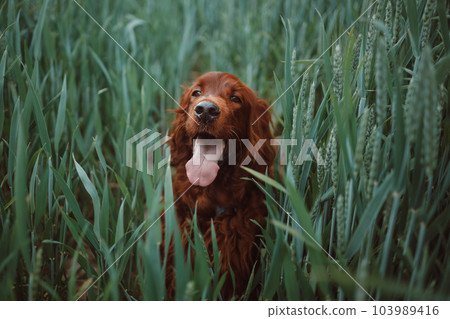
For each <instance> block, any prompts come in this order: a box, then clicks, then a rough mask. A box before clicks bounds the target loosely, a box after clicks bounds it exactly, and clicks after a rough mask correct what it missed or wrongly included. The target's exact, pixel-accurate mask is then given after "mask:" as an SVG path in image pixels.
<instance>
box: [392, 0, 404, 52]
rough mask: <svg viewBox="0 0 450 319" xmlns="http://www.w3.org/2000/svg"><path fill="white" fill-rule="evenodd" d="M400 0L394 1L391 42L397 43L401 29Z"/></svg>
mask: <svg viewBox="0 0 450 319" xmlns="http://www.w3.org/2000/svg"><path fill="white" fill-rule="evenodd" d="M402 3H403V1H402V0H396V1H395V18H394V30H393V34H392V43H393V44H395V43H397V40H398V38H399V36H400V31H401V24H400V23H401V18H402Z"/></svg>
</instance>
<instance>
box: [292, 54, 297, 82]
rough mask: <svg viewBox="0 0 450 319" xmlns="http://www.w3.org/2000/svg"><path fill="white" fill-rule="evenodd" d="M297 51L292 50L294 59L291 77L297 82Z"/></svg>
mask: <svg viewBox="0 0 450 319" xmlns="http://www.w3.org/2000/svg"><path fill="white" fill-rule="evenodd" d="M296 56H297V51H296V50H295V49H294V50H292V57H291V77H292V78H293V79H294V80H295V79H296V78H297V75H296V73H297V72H296V67H295V61H296Z"/></svg>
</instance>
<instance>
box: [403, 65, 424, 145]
mask: <svg viewBox="0 0 450 319" xmlns="http://www.w3.org/2000/svg"><path fill="white" fill-rule="evenodd" d="M418 65H419V60H416V62H415V65H414V69H415V72H414V73H413V75H412V77H411V80H410V82H409V86H408V93H406V100H405V107H404V118H405V135H406V140H407V141H408V142H409V144H410V145H412V144H413V143H414V142H415V140H416V132H417V130H418V126H419V119H420V116H421V111H422V109H421V108H420V105H419V100H418V99H420V95H421V93H420V87H419V83H418V81H419V79H418V76H417V68H418Z"/></svg>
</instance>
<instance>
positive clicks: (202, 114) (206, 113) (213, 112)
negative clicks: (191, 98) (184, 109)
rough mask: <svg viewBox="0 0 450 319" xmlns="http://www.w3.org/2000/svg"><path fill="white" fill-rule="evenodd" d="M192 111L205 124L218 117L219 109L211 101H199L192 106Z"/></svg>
mask: <svg viewBox="0 0 450 319" xmlns="http://www.w3.org/2000/svg"><path fill="white" fill-rule="evenodd" d="M194 113H195V116H196V117H197V118H198V119H199V120H200V121H201V122H202V123H205V124H206V123H208V122H211V121H213V120H215V119H216V118H218V117H219V115H220V109H219V107H218V106H217V105H216V104H214V103H213V102H211V101H201V102H200V103H198V104H197V105H196V106H195V107H194Z"/></svg>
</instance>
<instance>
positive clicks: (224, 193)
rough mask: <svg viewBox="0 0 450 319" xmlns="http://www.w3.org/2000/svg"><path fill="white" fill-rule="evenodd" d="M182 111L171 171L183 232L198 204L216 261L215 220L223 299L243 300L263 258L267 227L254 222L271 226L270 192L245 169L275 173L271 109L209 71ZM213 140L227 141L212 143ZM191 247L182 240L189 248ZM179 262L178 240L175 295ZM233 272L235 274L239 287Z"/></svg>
mask: <svg viewBox="0 0 450 319" xmlns="http://www.w3.org/2000/svg"><path fill="white" fill-rule="evenodd" d="M180 106H181V107H180V108H179V109H178V110H176V119H175V122H174V123H173V127H172V130H171V132H170V136H171V140H170V148H171V166H173V167H175V168H176V174H175V177H174V182H173V190H174V196H175V199H177V198H178V197H180V196H181V197H180V198H179V199H178V201H176V204H175V209H176V214H177V218H178V223H179V226H180V229H181V234H182V236H183V237H185V236H184V234H185V231H186V232H187V233H188V234H190V233H191V223H192V216H193V211H194V210H195V207H196V208H197V222H198V226H199V229H200V231H201V232H202V234H203V238H204V241H205V244H206V247H207V249H208V252H209V254H210V257H212V243H211V225H210V224H211V220H213V222H214V229H215V232H216V238H217V245H218V248H219V251H220V252H221V255H220V263H221V266H220V269H221V274H224V273H227V272H228V274H227V279H226V281H225V284H224V286H223V288H222V290H221V293H222V297H223V298H224V299H230V298H231V297H232V296H233V291H234V293H235V296H236V297H237V298H239V296H240V295H242V294H243V293H244V292H245V289H246V287H247V283H248V279H249V276H250V274H251V271H252V268H253V265H254V263H255V262H256V260H257V253H258V248H257V244H256V243H257V241H258V240H257V235H258V234H259V233H260V229H259V226H257V225H256V224H255V223H254V222H253V221H252V220H254V221H256V222H257V223H258V224H260V225H262V226H263V227H264V225H265V216H266V215H267V209H266V206H265V204H264V198H265V197H264V194H263V193H262V192H261V191H260V190H259V189H258V187H257V186H256V185H255V183H254V182H253V181H251V180H250V181H249V180H245V179H243V177H251V175H250V174H248V173H246V171H244V170H243V169H242V168H241V167H240V166H241V165H245V166H247V167H249V168H251V169H253V170H256V171H258V172H260V173H263V174H265V173H266V171H268V172H270V171H271V167H272V164H273V161H274V157H275V149H274V147H273V146H271V145H270V139H272V138H273V135H272V133H271V131H270V127H269V124H270V122H271V120H270V112H269V110H268V105H267V103H266V102H265V101H264V100H263V99H261V98H258V97H257V96H256V94H255V93H254V92H253V91H252V90H251V89H250V88H248V87H247V86H246V85H245V84H243V83H242V82H241V81H240V80H239V79H238V78H237V77H236V76H234V75H231V74H228V73H222V72H210V73H206V74H204V75H203V76H201V77H200V78H198V79H197V81H196V82H195V83H194V85H192V87H190V88H188V89H186V91H185V92H184V93H183V95H182V97H181V100H180ZM255 121H256V122H255ZM252 123H253V124H252ZM207 139H216V140H220V142H219V143H218V144H215V145H212V146H211V145H210V146H207V145H206V143H207V141H206V140H207ZM230 140H234V141H235V142H232V143H230ZM249 142H250V143H251V145H250V144H249ZM257 143H259V144H257ZM249 146H250V147H249ZM251 146H254V148H253V150H255V149H256V148H258V149H257V151H258V152H257V154H256V155H255V153H254V152H252V153H251V152H250V151H249V149H252V147H251ZM212 148H215V150H216V152H215V153H214V152H211V151H212ZM257 159H259V160H257ZM261 159H262V160H263V161H261ZM192 184H193V185H194V186H191V185H192ZM186 190H187V191H186ZM183 193H184V194H183ZM188 242H189V241H188V240H187V239H186V238H183V245H184V247H185V248H186V249H187V247H188V245H189V244H188ZM163 247H164V244H163V245H162V248H163ZM191 253H192V254H193V252H191ZM211 260H212V258H211ZM172 263H173V243H172V244H171V245H170V247H169V253H168V270H167V273H166V282H167V284H168V291H169V296H171V298H173V295H174V287H175V274H174V271H173V268H172ZM230 267H231V269H232V271H233V273H234V276H235V284H234V287H233V282H232V280H231V276H230V274H229V269H230Z"/></svg>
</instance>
